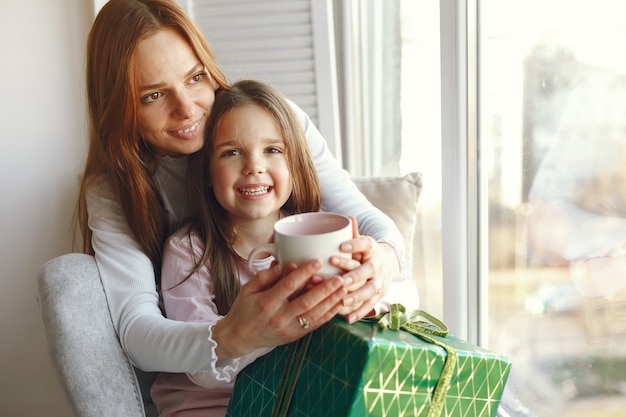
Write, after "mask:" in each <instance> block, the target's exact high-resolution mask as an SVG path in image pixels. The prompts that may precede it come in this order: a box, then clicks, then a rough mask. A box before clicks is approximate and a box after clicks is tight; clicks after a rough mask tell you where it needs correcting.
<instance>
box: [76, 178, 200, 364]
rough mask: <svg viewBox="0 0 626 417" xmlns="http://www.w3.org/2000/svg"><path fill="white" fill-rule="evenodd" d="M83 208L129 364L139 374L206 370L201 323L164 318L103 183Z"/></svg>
mask: <svg viewBox="0 0 626 417" xmlns="http://www.w3.org/2000/svg"><path fill="white" fill-rule="evenodd" d="M87 206H88V212H89V227H90V228H91V230H92V231H93V239H92V244H93V248H94V251H95V257H96V262H97V264H98V270H99V272H100V278H101V280H102V286H103V287H104V291H105V294H106V297H107V302H108V304H109V310H110V313H111V319H112V321H113V325H114V327H115V329H116V331H117V333H118V336H119V338H120V343H121V344H122V347H123V348H124V350H125V351H126V353H127V354H128V355H129V357H130V359H131V361H132V362H133V363H134V364H135V365H136V366H137V367H138V368H140V369H142V370H144V371H164V372H199V371H207V370H210V369H211V358H210V355H209V354H208V352H209V349H210V346H209V343H208V340H207V336H208V330H207V326H206V324H204V323H184V322H177V321H173V320H168V319H166V318H164V317H163V315H162V313H161V310H160V309H159V295H158V293H157V290H156V284H155V276H154V270H153V269H152V264H151V262H150V260H149V259H148V258H147V257H146V256H145V255H144V254H143V252H142V251H141V249H140V248H139V246H138V244H137V242H136V241H135V239H133V237H132V233H131V231H130V229H129V228H128V224H127V222H126V218H125V216H124V213H123V211H122V209H121V206H120V204H119V201H118V199H117V197H116V195H115V193H114V191H113V190H112V188H111V186H110V184H109V183H108V182H106V181H105V180H99V181H97V182H96V183H94V185H93V186H92V187H91V189H90V190H89V192H88V195H87Z"/></svg>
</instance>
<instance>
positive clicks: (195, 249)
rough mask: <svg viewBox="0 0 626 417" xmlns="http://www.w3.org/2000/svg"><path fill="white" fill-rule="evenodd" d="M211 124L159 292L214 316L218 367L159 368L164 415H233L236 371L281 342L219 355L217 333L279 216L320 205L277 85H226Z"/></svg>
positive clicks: (168, 307) (174, 304) (194, 315)
mask: <svg viewBox="0 0 626 417" xmlns="http://www.w3.org/2000/svg"><path fill="white" fill-rule="evenodd" d="M207 129H208V130H207V136H206V141H205V145H204V147H203V149H202V150H201V151H200V152H199V153H198V154H195V155H193V156H192V158H191V160H190V165H189V176H188V178H189V179H190V193H191V194H190V201H193V202H195V203H196V204H197V205H198V207H197V212H198V213H200V216H199V219H198V220H197V221H195V222H194V223H193V224H191V225H189V226H185V227H183V228H182V229H179V230H178V231H177V232H176V233H174V234H173V235H172V236H171V237H170V238H169V239H168V241H167V243H166V245H165V249H164V254H163V267H162V273H161V289H162V294H163V301H164V305H165V313H166V315H167V317H168V318H170V319H174V320H181V321H194V322H207V323H208V328H209V342H210V343H211V346H212V354H213V366H212V370H211V371H210V372H200V373H195V374H165V373H163V374H161V375H160V376H159V377H158V379H157V381H156V382H155V384H154V386H153V388H152V398H153V400H154V402H155V404H156V405H157V408H158V409H159V412H160V416H161V417H167V416H173V415H176V416H183V415H184V416H186V417H190V416H196V415H197V416H200V415H202V416H205V417H206V416H223V415H224V414H225V412H226V407H227V405H228V402H229V399H230V396H231V393H232V388H233V383H234V379H235V376H236V375H237V373H238V372H239V371H240V370H241V369H243V368H244V367H245V366H246V365H247V364H249V363H250V362H252V361H253V360H254V359H256V358H257V357H259V356H261V355H263V354H265V353H267V352H268V351H269V350H270V349H271V348H273V346H267V345H265V346H264V345H259V346H257V347H256V348H255V349H248V350H245V351H241V356H240V357H238V358H236V359H227V360H220V353H219V351H220V346H219V345H218V344H217V343H216V342H215V341H213V338H212V335H213V332H214V329H216V327H217V326H219V325H222V327H227V326H229V324H228V323H229V311H230V310H231V306H232V305H233V303H234V302H241V303H246V301H245V297H243V298H242V297H239V298H237V299H236V298H235V297H236V296H237V294H239V293H240V292H241V293H242V294H245V292H246V286H245V284H246V282H248V281H249V280H250V279H251V275H250V272H249V271H248V269H247V261H246V259H247V257H248V254H249V253H250V251H251V250H252V249H253V248H255V247H256V246H258V245H260V244H263V243H267V242H269V241H271V239H272V235H273V226H274V223H275V222H276V221H277V220H278V219H280V218H281V217H283V216H288V215H290V214H294V213H301V212H310V211H318V210H320V200H321V198H320V185H319V180H318V177H317V173H316V171H315V165H314V163H313V159H312V157H311V154H310V151H309V149H308V146H307V145H306V139H305V137H304V133H303V131H302V128H301V127H300V125H299V123H298V121H297V118H296V117H295V115H294V114H293V113H292V111H291V108H290V107H289V105H288V104H287V103H286V102H285V100H284V99H283V98H282V97H281V95H280V94H279V93H278V92H277V91H276V90H275V89H273V88H271V87H269V86H267V85H265V84H261V83H259V82H255V81H240V82H238V83H236V84H234V85H233V86H232V88H231V89H220V90H218V92H217V93H216V98H215V103H214V104H213V109H212V111H211V118H210V119H209V122H208V128H207ZM272 261H273V257H272V256H270V257H268V258H266V259H261V260H259V261H255V262H257V263H256V264H255V267H256V269H257V270H263V269H267V268H269V267H270V266H271V264H272ZM352 262H353V263H354V264H353V266H354V267H356V266H357V265H358V264H359V263H358V262H357V261H356V260H353V261H352ZM337 279H338V278H337ZM407 283H408V284H409V286H410V285H412V284H413V281H412V280H407ZM406 288H407V287H406V286H404V289H403V290H402V292H403V293H405V294H406V293H407V291H406ZM413 288H414V287H413ZM409 292H410V291H409ZM414 294H415V296H414V297H413V300H414V301H415V300H416V299H417V295H416V292H415V291H414ZM328 303H336V301H334V300H333V299H332V298H329V300H328ZM331 311H333V313H331V314H334V313H336V312H337V311H338V306H337V308H336V309H334V310H331ZM258 314H263V311H259V312H258ZM329 318H330V317H329ZM294 322H295V321H294ZM299 326H300V325H299V324H297V323H294V329H293V336H291V337H290V338H291V339H293V340H295V339H296V338H298V337H300V336H301V333H300V332H299V330H300V329H297V327H299ZM232 330H233V331H245V329H232ZM311 330H312V329H311Z"/></svg>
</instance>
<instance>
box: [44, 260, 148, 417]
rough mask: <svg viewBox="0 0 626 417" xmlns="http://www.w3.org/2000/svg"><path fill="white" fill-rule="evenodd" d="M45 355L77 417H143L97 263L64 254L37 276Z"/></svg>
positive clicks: (141, 405) (132, 370)
mask: <svg viewBox="0 0 626 417" xmlns="http://www.w3.org/2000/svg"><path fill="white" fill-rule="evenodd" d="M37 284H38V291H39V306H40V310H41V315H42V319H43V323H44V328H45V331H46V338H47V343H48V352H49V354H50V357H51V359H52V362H53V364H54V366H55V368H56V371H57V373H58V375H59V377H60V379H61V381H62V384H63V387H64V389H65V391H66V394H67V396H68V398H69V400H70V403H71V405H72V407H73V409H74V412H75V413H76V415H78V416H81V417H90V416H93V417H102V416H109V417H112V416H123V417H144V416H145V411H144V405H143V402H142V396H141V391H140V388H139V384H138V380H137V376H136V375H135V372H134V369H133V366H132V364H131V363H130V360H129V359H128V357H127V356H126V354H125V353H124V351H123V349H122V347H121V345H120V343H119V339H118V337H117V334H116V333H115V330H114V328H113V323H112V322H111V316H110V313H109V309H108V306H107V302H106V298H105V294H104V290H103V288H102V284H101V282H100V275H99V273H98V268H97V266H96V262H95V258H94V257H93V256H89V255H85V254H78V253H73V254H66V255H62V256H59V257H57V258H54V259H52V260H50V261H48V262H47V263H45V264H44V265H43V266H42V268H41V270H40V272H39V275H38V282H37Z"/></svg>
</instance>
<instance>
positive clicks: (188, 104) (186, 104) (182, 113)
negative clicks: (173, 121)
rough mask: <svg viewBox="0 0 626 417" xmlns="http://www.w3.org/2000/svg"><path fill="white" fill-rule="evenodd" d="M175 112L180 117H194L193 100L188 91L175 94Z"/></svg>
mask: <svg viewBox="0 0 626 417" xmlns="http://www.w3.org/2000/svg"><path fill="white" fill-rule="evenodd" d="M173 113H174V115H175V116H176V117H178V118H180V119H190V118H192V117H193V100H192V98H191V96H190V95H189V94H188V93H187V92H185V91H179V92H176V93H175V94H174V109H173Z"/></svg>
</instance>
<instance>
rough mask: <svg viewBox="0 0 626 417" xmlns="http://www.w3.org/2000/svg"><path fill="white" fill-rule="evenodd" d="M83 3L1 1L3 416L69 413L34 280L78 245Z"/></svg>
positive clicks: (86, 16)
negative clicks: (51, 356)
mask: <svg viewBox="0 0 626 417" xmlns="http://www.w3.org/2000/svg"><path fill="white" fill-rule="evenodd" d="M92 16H93V6H92V4H91V2H89V1H85V0H28V1H21V0H0V143H1V145H2V147H1V148H0V195H1V196H2V197H0V198H1V201H2V203H0V222H1V223H0V224H1V229H0V230H1V234H0V236H1V239H2V243H1V244H0V245H1V246H0V249H1V250H0V266H1V268H2V273H1V275H0V340H1V341H0V414H1V415H3V416H20V417H29V416H42V415H45V416H47V417H55V416H59V417H60V416H64V417H65V416H70V415H71V411H70V408H69V406H68V405H67V401H66V400H65V397H64V394H63V391H62V390H61V388H60V385H59V382H58V380H57V377H56V375H55V373H54V371H53V369H52V365H51V363H50V361H49V359H48V353H47V350H46V345H45V338H44V333H43V328H42V322H41V318H40V313H39V307H38V304H37V299H36V296H37V295H36V292H37V291H36V276H37V272H38V270H39V268H40V266H41V265H42V264H43V263H44V262H45V261H46V260H48V259H50V258H52V257H54V256H57V255H60V254H63V253H66V252H70V251H71V250H72V246H71V245H72V234H71V232H70V228H71V220H72V214H73V210H74V204H75V200H76V193H77V184H78V175H79V173H80V167H81V166H82V161H83V159H84V155H85V150H86V134H85V132H86V122H85V120H86V118H85V114H86V110H85V105H84V102H85V99H84V49H85V47H84V46H85V43H86V38H87V33H88V30H89V27H90V24H91V21H92Z"/></svg>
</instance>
